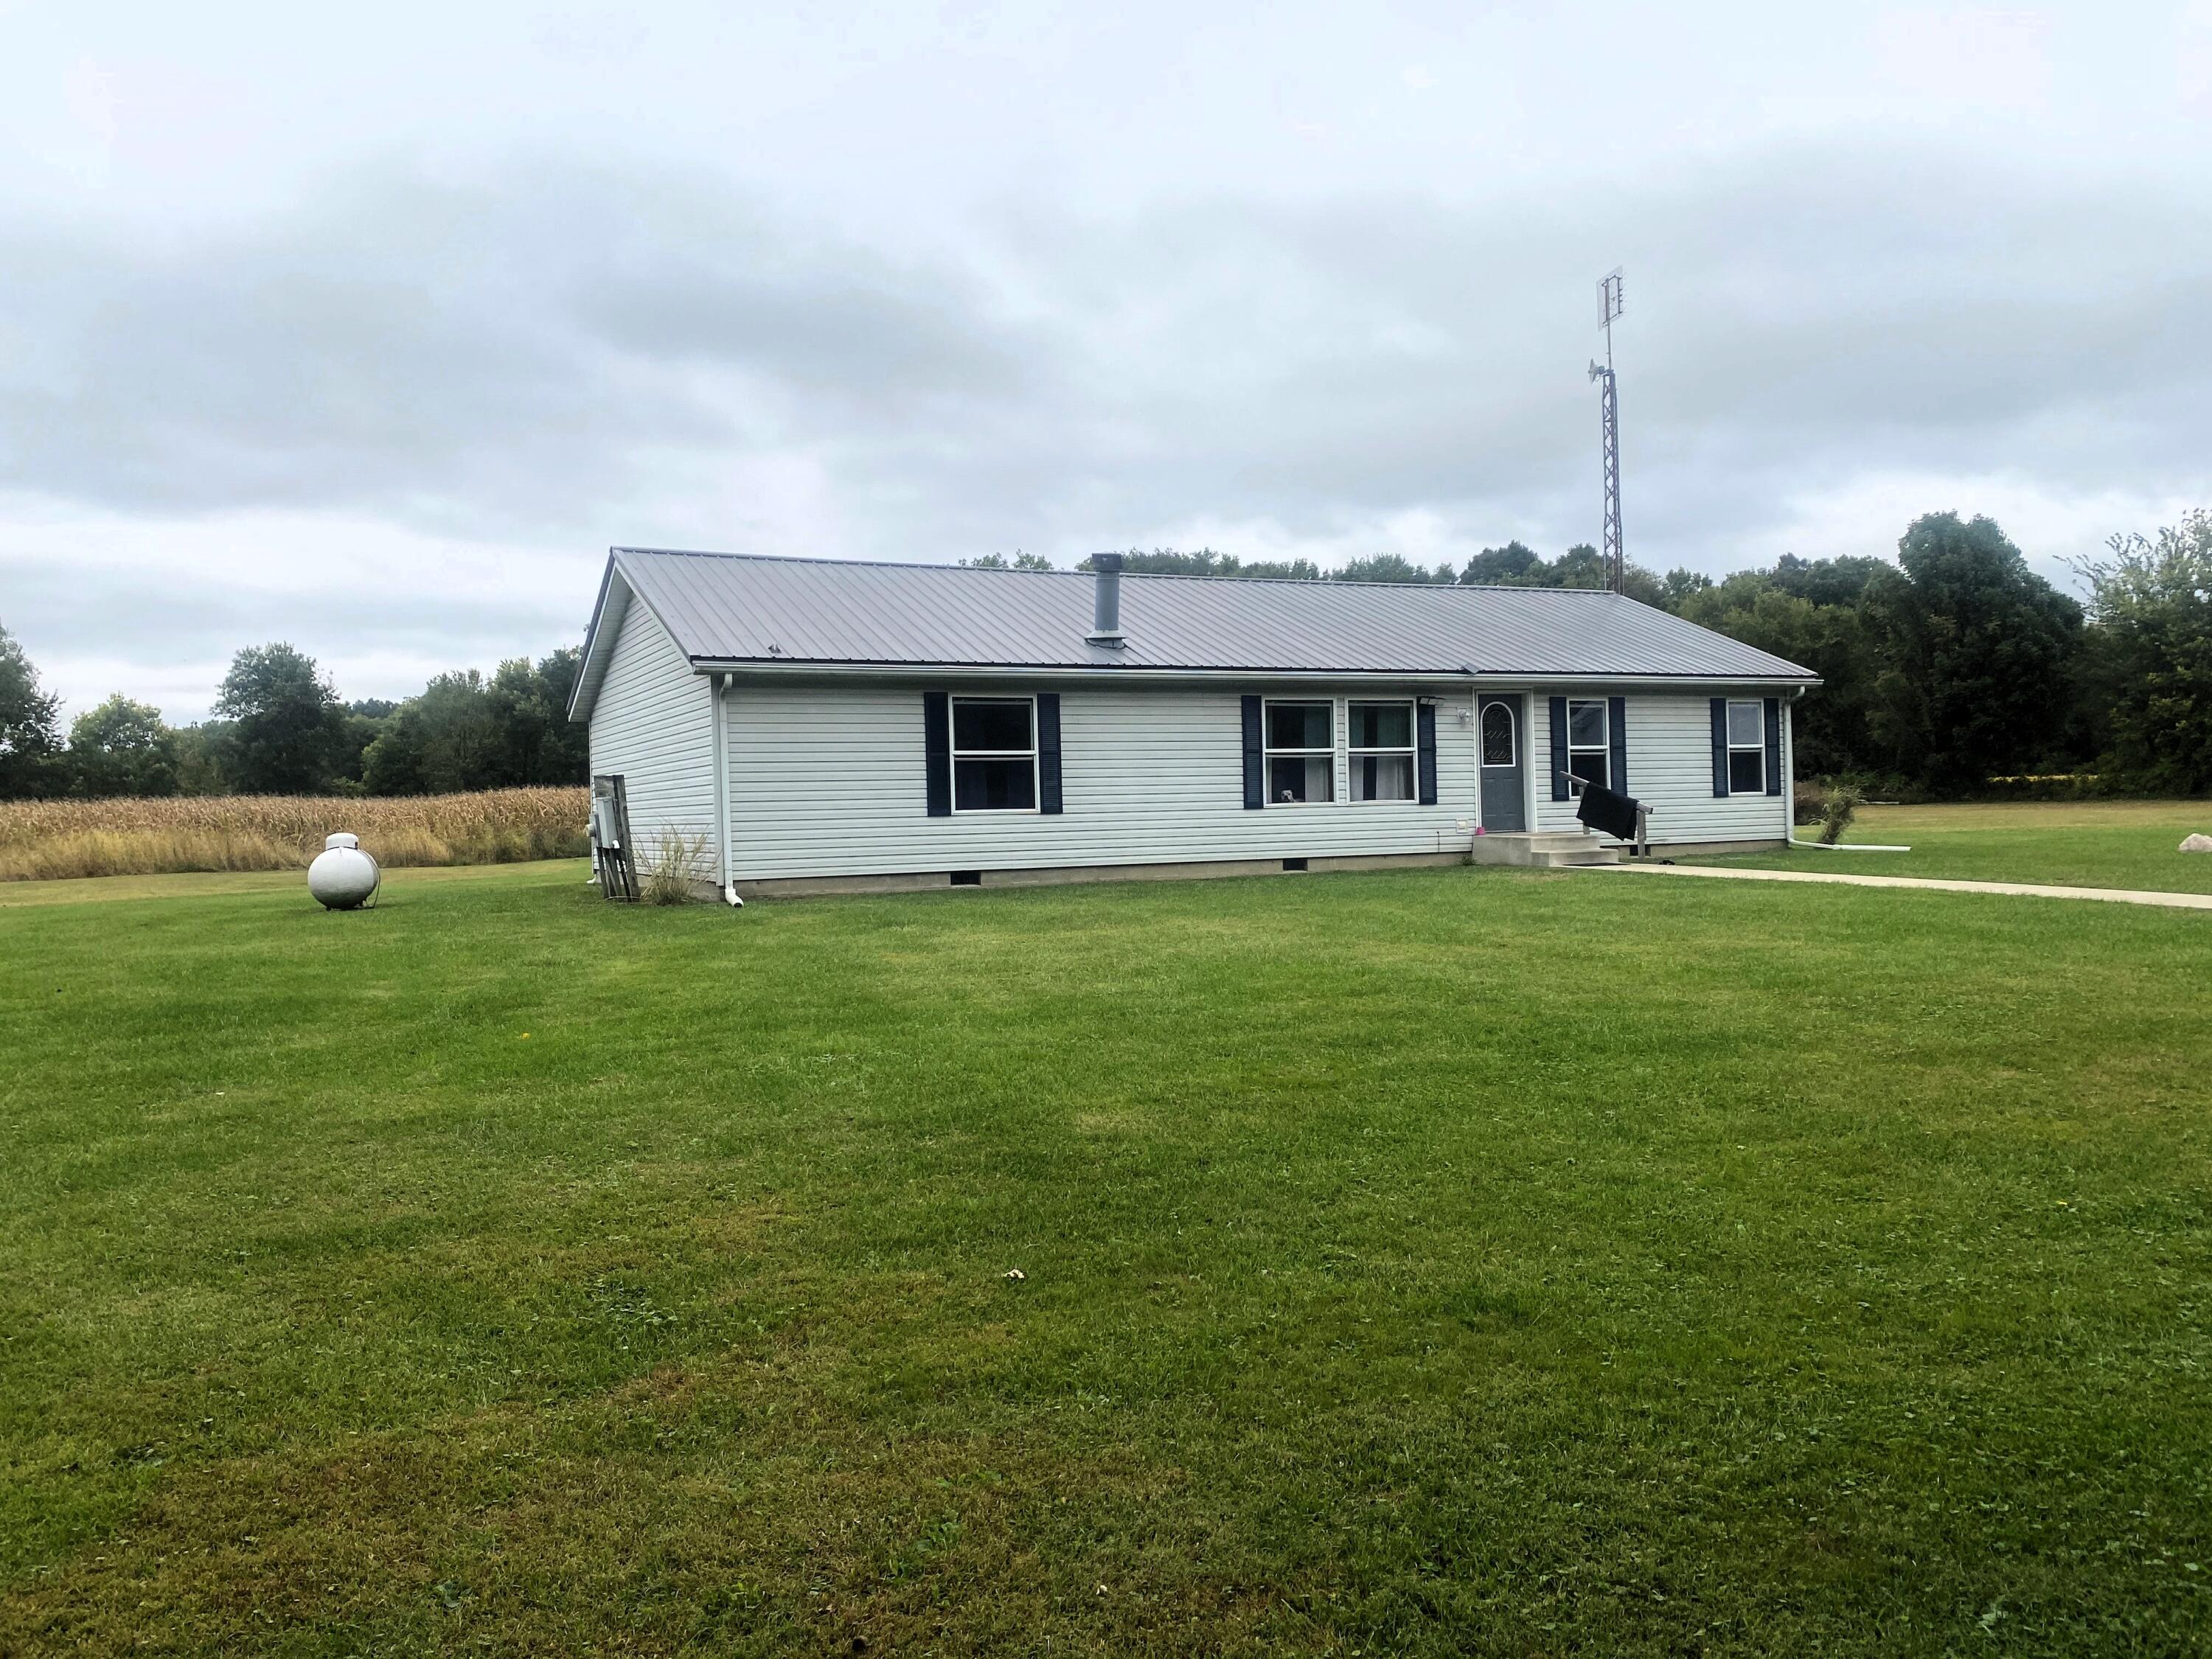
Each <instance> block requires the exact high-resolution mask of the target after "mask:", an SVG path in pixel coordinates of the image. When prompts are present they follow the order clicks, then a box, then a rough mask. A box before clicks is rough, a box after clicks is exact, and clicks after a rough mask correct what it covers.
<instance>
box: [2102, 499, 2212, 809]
mask: <svg viewBox="0 0 2212 1659" xmlns="http://www.w3.org/2000/svg"><path fill="white" fill-rule="evenodd" d="M2107 545H2108V546H2109V548H2110V549H2111V556H2110V557H2109V558H2105V559H2098V560H2091V561H2087V562H2083V563H2081V564H2080V565H2077V566H2076V567H2075V568H2076V569H2077V570H2078V571H2079V572H2080V573H2081V576H2082V578H2083V580H2086V581H2087V582H2088V584H2089V589H2090V601H2089V609H2090V615H2091V616H2092V617H2093V619H2094V621H2095V624H2096V627H2095V632H2096V635H2097V656H2098V662H2097V664H2096V668H2095V671H2094V676H2093V684H2095V685H2097V686H2098V687H2100V688H2101V690H2102V696H2101V698H2100V702H2102V704H2103V711H2102V712H2103V715H2104V722H2105V726H2106V734H2107V738H2108V742H2109V744H2110V750H2111V753H2110V760H2109V765H2110V767H2111V769H2112V770H2114V771H2116V772H2118V774H2120V775H2121V776H2122V777H2123V778H2124V779H2125V780H2127V781H2129V782H2130V783H2131V784H2133V785H2135V786H2136V787H2141V788H2145V789H2152V790H2157V791H2160V792H2165V793H2176V794H2185V795H2196V794H2202V793H2205V792H2207V791H2208V790H2212V513H2207V512H2205V511H2203V510H2202V509H2199V510H2198V511H2197V512H2194V513H2188V514H2186V515H2185V517H2184V518H2183V519H2182V521H2181V522H2180V523H2179V525H2173V526H2168V527H2166V529H2163V530H2161V531H2160V532H2158V536H2157V538H2156V539H2155V540H2146V539H2145V538H2143V537H2142V536H2140V535H2135V536H2115V537H2113V538H2112V541H2111V542H2110V543H2109V544H2107Z"/></svg>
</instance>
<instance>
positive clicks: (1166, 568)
mask: <svg viewBox="0 0 2212 1659" xmlns="http://www.w3.org/2000/svg"><path fill="white" fill-rule="evenodd" d="M1075 568H1077V569H1078V570H1089V569H1091V568H1093V567H1092V565H1091V561H1090V559H1088V558H1087V557H1086V558H1084V559H1080V560H1079V561H1077V562H1076V566H1075ZM1121 568H1123V569H1124V570H1127V571H1128V572H1130V573H1131V574H1133V575H1139V576H1250V577H1272V578H1273V579H1274V580H1279V581H1304V582H1317V581H1319V580H1322V568H1321V567H1320V566H1319V565H1317V564H1316V563H1315V562H1313V561H1312V560H1311V559H1253V560H1249V561H1247V560H1243V559H1240V558H1238V557H1237V556H1236V555H1235V554H1234V553H1217V552H1215V551H1214V550H1212V548H1210V547H1201V548H1199V549H1196V550H1194V551H1191V552H1188V553H1184V552H1178V551H1177V550H1176V549H1174V548H1172V547H1156V548H1154V549H1152V551H1151V552H1149V553H1148V552H1146V550H1144V549H1143V548H1141V547H1133V548H1131V549H1130V550H1128V551H1127V552H1126V553H1124V554H1123V555H1122V556H1121Z"/></svg>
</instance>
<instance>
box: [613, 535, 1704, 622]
mask: <svg viewBox="0 0 2212 1659" xmlns="http://www.w3.org/2000/svg"><path fill="white" fill-rule="evenodd" d="M607 553H608V556H609V557H614V556H618V555H621V554H625V553H635V554H644V555H647V556H651V557H654V558H665V559H739V560H744V561H746V562H750V563H754V564H829V565H841V566H846V567H853V568H860V569H864V570H980V571H983V572H987V573H988V574H991V575H994V576H1089V575H1092V574H1096V573H1095V572H1092V571H1089V570H1062V569H1060V568H1059V567H1058V566H1056V565H1055V566H1054V567H1053V568H1051V569H1049V570H1032V569H1022V568H1016V567H1014V566H1011V565H1009V566H1007V567H1006V568H1003V569H1001V568H996V567H994V566H990V565H980V566H979V565H972V564H937V563H933V562H927V561H925V560H921V559H841V558H831V557H829V556H825V555H823V554H819V553H720V552H715V551H714V550H711V549H707V548H696V547H619V546H618V547H611V548H609V549H608V550H607ZM1121 574H1122V575H1124V576H1125V577H1131V578H1136V579H1139V580H1146V581H1166V582H1236V583H1237V584H1239V585H1240V586H1246V587H1250V586H1259V585H1263V584H1273V585H1274V586H1281V587H1389V588H1399V589H1407V590H1419V589H1423V588H1425V589H1428V590H1430V591H1431V592H1439V593H1465V592H1479V593H1587V594H1589V595H1591V596H1592V597H1593V598H1597V599H1627V598H1628V595H1626V594H1625V593H1618V594H1617V593H1614V592H1611V591H1610V590H1609V589H1607V588H1602V587H1538V586H1531V585H1529V584H1528V583H1525V582H1389V581H1372V580H1358V581H1346V580H1344V579H1343V578H1342V577H1340V576H1231V575H1207V574H1200V573H1199V572H1196V571H1190V570H1124V571H1123V572H1122V573H1121ZM1631 603H1633V604H1640V603H1642V602H1641V601H1640V600H1632V601H1631ZM1668 614H1669V615H1672V614H1673V613H1672V612H1669V613H1668Z"/></svg>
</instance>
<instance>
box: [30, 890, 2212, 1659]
mask: <svg viewBox="0 0 2212 1659" xmlns="http://www.w3.org/2000/svg"><path fill="white" fill-rule="evenodd" d="M580 876H581V870H580V866H576V865H574V864H559V865H550V866H515V867H513V868H510V869H507V870H502V871H496V872H477V873H472V875H471V878H469V879H439V878H435V877H433V876H430V875H427V874H426V875H423V876H414V875H410V874H409V873H408V872H399V873H398V874H397V875H395V876H394V877H393V878H392V881H391V884H390V886H389V890H388V892H387V895H386V901H385V902H384V903H383V904H382V905H381V906H380V908H376V909H374V910H372V911H367V912H361V913H356V914H353V915H330V914H325V913H324V912H322V911H320V910H319V909H317V908H314V907H313V905H312V904H311V903H309V902H308V901H307V898H306V896H305V895H304V893H302V892H301V891H299V890H297V889H296V888H295V887H289V886H288V887H287V888H286V889H285V890H276V891H243V892H228V893H204V894H201V895H199V896H188V897H176V898H173V899H168V900H166V901H163V902H149V901H146V900H143V899H142V900H140V901H138V902H112V903H52V904H42V905H31V906H24V907H21V908H6V909H0V1052H4V1053H5V1054H6V1056H7V1063H6V1065H5V1066H0V1139H4V1143H5V1145H6V1146H7V1147H8V1156H7V1157H6V1158H5V1159H4V1160H0V1337H4V1340H0V1460H4V1466H3V1472H0V1587H4V1588H0V1652H5V1653H8V1654H11V1655H12V1654H17V1653H24V1654H30V1653H70V1654H77V1653H101V1652H119V1651H122V1650H131V1651H139V1650H149V1651H159V1652H170V1653H184V1652H198V1653H210V1654H213V1653H222V1654H241V1653H242V1654H255V1653H267V1654H285V1655H325V1654H327V1655H350V1654H364V1653H376V1654H386V1653H416V1652H422V1651H438V1650H442V1651H454V1652H459V1651H467V1652H479V1651H482V1652H494V1653H510V1654H520V1653H584V1652H608V1653H612V1652H623V1653H699V1654H706V1653H713V1654H718V1655H720V1654H747V1653H770V1652H777V1653H781V1652H793V1651H796V1652H802V1653H808V1652H811V1653H822V1654H829V1653H852V1652H856V1651H861V1650H864V1649H865V1650H866V1651H870V1652H877V1653H881V1652H890V1651H897V1652H916V1653H921V1652H936V1653H956V1654H957V1653H965V1652H976V1651H982V1650H1017V1651H1024V1652H1044V1651H1052V1652H1074V1653H1082V1652H1095V1653H1104V1652H1120V1651H1129V1650H1150V1651H1155V1652H1160V1653H1170V1652H1175V1653H1182V1652H1216V1651H1220V1652H1249V1653H1260V1652H1267V1653H1343V1654H1350V1653H1352V1652H1355V1651H1356V1652H1359V1653H1363V1654H1364V1653H1377V1652H1389V1653H1414V1654H1435V1655H1444V1654H1456V1653H1464V1652H1468V1651H1489V1652H1528V1653H1568V1652H1577V1653H1589V1654H1608V1655H1610V1654H1669V1655H1674V1654H1698V1653H1704V1654H1717V1653H1795V1654H1813V1653H1820V1654H1837V1653H1885V1654H1889V1653H1895V1654H1908V1653H1928V1654H1981V1653H1990V1654H2002V1653H2037V1654H2045V1653H2080V1654H2113V1653H2146V1654H2147V1653H2156V1654H2182V1653H2196V1652H2201V1651H2203V1650H2204V1645H2205V1644H2206V1642H2207V1639H2208V1637H2212V1589H2208V1580H2212V1472H2208V1458H2207V1452H2206V1448H2207V1447H2208V1445H2212V1291H2208V1284H2212V1112H2209V1111H2208V1106H2207V1101H2206V1090H2205V1085H2204V1079H2205V1077H2206V1075H2207V1070H2208V1060H2212V1034H2208V1030H2207V1022H2206V1019H2205V1013H2204V999H2203V991H2202V987H2203V986H2204V985H2205V984H2206V983H2207V982H2208V981H2212V928H2208V927H2207V926H2206V919H2205V918H2204V917H2203V916H2201V915H2197V914H2194V913H2168V912H2160V911H2153V910H2136V909H2128V908H2121V907H2117V906H2098V905H2078V904H2064V903H2059V902H2049V901H2039V900H2032V899H1992V898H1987V897H1981V896H1960V895H1951V894H1944V893H1911V894H1901V893H1897V892H1893V891H1885V890H1862V889H1852V888H1838V887H1789V888H1777V887H1776V886H1774V885H1772V884H1752V883H1741V884H1735V883H1717V882H1687V881H1685V882H1662V881H1649V882H1624V881H1620V880H1616V879H1608V878H1601V877H1595V876H1589V875H1575V874H1564V873H1562V874H1543V873H1537V872H1516V871H1504V870H1485V871H1473V870H1443V871H1425V872H1395V873H1388V874H1373V875H1358V876H1322V877H1313V878H1294V877H1293V878H1266V879H1257V880H1243V881H1221V882H1203V883H1190V884H1126V885H1112V886H1097V887H1087V888H1054V889H1035V890H1000V891H994V890H982V891H980V892H966V893H946V894H941V895H916V896H902V897H888V898H883V899H869V900H824V901H815V902H792V903H786V904H782V905H771V904H761V905H756V906H753V907H751V908H748V909H746V910H744V911H743V912H742V913H732V912H730V911H728V910H726V909H723V908H720V907H714V908H705V907H701V908H689V909H671V910H656V909H650V908H617V907H613V906H609V905H606V904H605V903H602V902H599V901H598V900H597V899H596V898H595V897H593V896H592V893H591V892H590V890H587V889H586V887H585V886H584V885H583V884H582V882H581V879H580Z"/></svg>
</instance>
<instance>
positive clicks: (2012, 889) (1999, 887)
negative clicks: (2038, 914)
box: [1571, 860, 2212, 910]
mask: <svg viewBox="0 0 2212 1659" xmlns="http://www.w3.org/2000/svg"><path fill="white" fill-rule="evenodd" d="M1571 867H1573V868H1576V869H1583V870H1596V871H1601V872H1605V873H1607V874H1619V875H1639V876H1715V877H1717V878H1720V879H1721V880H1723V881H1823V882H1829V883H1832V884H1836V885H1838V886H1842V887H1930V888H1934V889H1936V890H1937V891H1939V892H1945V893H2013V894H2025V895H2026V896H2028V897H2029V898H2062V899H2101V900H2103V901H2104V902H2106V903H2107V904H2155V905H2160V906H2163V907H2166V908H2171V909H2176V910H2212V893H2146V892H2139V891H2137V890H2134V889H2132V888H2126V887H2036V886H2031V885H2029V884H2027V883H2026V882H2018V881H1938V880H1936V879H1935V878H1932V877H1929V876H1851V875H1845V874H1844V872H1842V871H1840V870H1724V869H1717V868H1715V867H1714V866H1711V865H1702V864H1646V863H1644V862H1643V861H1642V860H1634V861H1632V862H1629V863H1625V864H1589V865H1577V866H1571Z"/></svg>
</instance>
